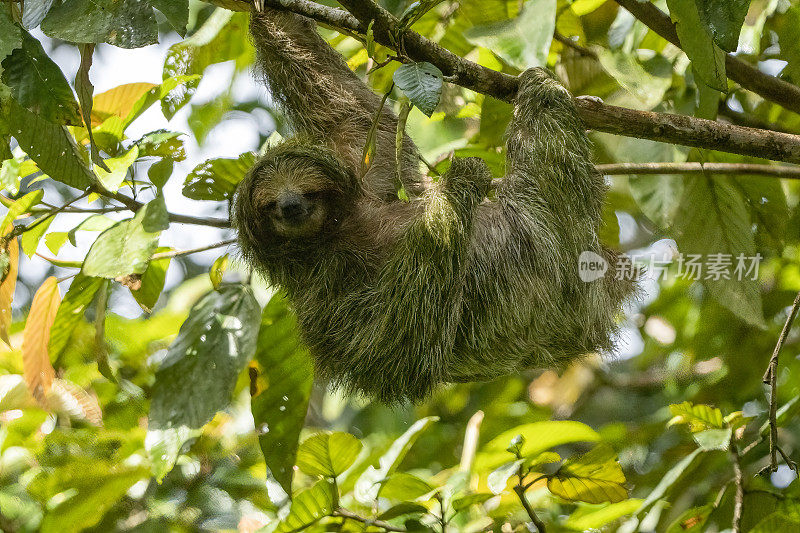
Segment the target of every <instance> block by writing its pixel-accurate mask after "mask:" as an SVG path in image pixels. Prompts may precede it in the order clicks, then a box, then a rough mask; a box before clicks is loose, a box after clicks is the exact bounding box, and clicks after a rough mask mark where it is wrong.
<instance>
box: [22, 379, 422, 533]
mask: <svg viewBox="0 0 800 533" xmlns="http://www.w3.org/2000/svg"><path fill="white" fill-rule="evenodd" d="M23 385H24V382H23ZM427 512H428V508H427V507H425V506H424V505H422V504H419V503H411V502H402V503H398V504H397V505H394V506H392V507H389V509H387V510H386V511H384V512H382V513H381V514H380V515H379V516H378V518H379V519H380V520H391V519H393V518H397V517H398V516H405V515H409V514H423V513H427Z"/></svg>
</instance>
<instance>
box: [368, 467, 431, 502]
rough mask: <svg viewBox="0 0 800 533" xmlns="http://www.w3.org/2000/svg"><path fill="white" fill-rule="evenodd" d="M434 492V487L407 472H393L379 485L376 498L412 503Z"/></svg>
mask: <svg viewBox="0 0 800 533" xmlns="http://www.w3.org/2000/svg"><path fill="white" fill-rule="evenodd" d="M433 491H434V486H433V485H431V484H430V483H428V482H427V481H425V480H424V479H422V478H420V477H418V476H415V475H413V474H409V473H407V472H395V473H394V474H392V475H391V476H389V478H388V479H387V480H386V481H384V482H383V483H381V487H380V490H379V491H378V496H379V497H381V498H388V499H390V500H400V501H413V500H416V499H417V498H420V497H422V496H424V495H426V494H429V493H431V492H433Z"/></svg>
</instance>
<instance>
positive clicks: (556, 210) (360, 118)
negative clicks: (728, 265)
mask: <svg viewBox="0 0 800 533" xmlns="http://www.w3.org/2000/svg"><path fill="white" fill-rule="evenodd" d="M251 20H252V22H251V31H252V34H253V39H254V42H255V46H256V49H257V51H258V57H259V65H260V68H261V71H262V73H263V75H264V78H265V80H266V82H267V83H268V85H269V88H270V90H271V94H272V96H273V98H275V99H276V100H277V101H278V102H279V103H280V104H281V105H282V106H283V108H284V109H285V111H286V113H287V115H288V117H289V118H290V119H291V121H292V124H293V126H294V128H295V129H296V131H297V137H296V138H295V139H293V140H290V141H287V142H285V143H283V144H281V145H279V146H277V147H275V148H272V149H270V150H268V151H267V153H266V154H265V155H264V156H263V157H262V158H261V159H260V160H259V161H258V162H257V163H256V164H255V166H254V167H253V169H252V170H251V171H250V172H249V173H248V175H247V176H246V177H245V179H244V180H243V181H242V182H241V184H240V186H239V188H238V191H237V194H236V197H235V201H234V206H233V218H234V222H235V226H236V228H237V229H238V232H239V242H240V246H241V249H242V253H243V256H244V258H245V259H246V260H247V261H248V262H249V263H250V264H251V265H252V266H253V267H254V268H255V269H257V270H258V271H260V272H262V273H263V274H264V275H266V277H267V278H268V279H269V280H270V281H271V282H273V283H275V284H277V285H279V286H281V287H282V288H283V289H284V290H285V291H286V293H287V294H288V297H289V299H290V301H291V304H292V306H293V309H294V311H295V312H296V313H297V316H298V320H299V325H300V330H301V334H302V337H303V339H304V342H305V343H306V344H307V345H308V347H309V349H310V351H311V354H312V355H313V358H314V361H315V364H316V369H317V371H318V372H319V373H320V374H321V375H322V376H324V377H327V378H328V379H329V380H331V381H332V382H333V383H334V384H336V385H339V386H342V387H344V388H345V389H347V390H348V391H350V392H357V393H361V394H364V395H366V396H369V397H373V398H377V399H379V400H381V401H384V402H388V403H395V402H400V401H405V400H411V401H417V400H420V399H423V398H425V397H426V396H427V395H428V394H429V393H430V392H431V391H432V390H433V389H434V388H435V387H436V386H437V385H438V384H441V383H446V382H465V381H483V380H490V379H492V378H495V377H498V376H502V375H505V374H510V373H515V372H518V371H520V370H522V369H525V368H529V367H553V366H558V365H561V364H563V363H565V362H568V361H571V360H573V359H575V358H578V357H581V356H582V355H584V354H586V353H588V352H594V351H598V350H607V349H609V348H610V347H611V337H612V335H613V333H614V331H615V329H616V321H617V318H618V314H619V311H620V307H621V304H622V302H623V301H624V300H625V299H626V298H627V297H629V296H630V294H631V293H632V291H633V287H634V281H633V280H631V279H625V280H619V279H615V277H614V276H606V277H605V278H602V279H600V280H597V281H594V282H591V283H584V282H582V281H581V280H580V279H579V277H578V256H579V255H580V254H581V252H583V251H587V250H588V251H592V252H595V253H597V254H599V255H601V256H602V257H604V258H605V259H606V260H607V261H608V262H609V264H611V265H615V264H617V262H618V257H617V254H616V253H615V252H613V251H611V250H609V249H607V248H605V247H603V246H602V245H601V244H600V241H599V239H598V227H599V225H600V223H601V211H602V202H603V196H604V193H605V186H604V182H603V178H602V176H601V175H599V174H598V173H597V171H596V170H595V168H594V166H593V165H592V162H591V159H590V154H591V146H590V142H589V140H588V138H587V136H586V134H585V131H584V126H583V124H582V123H581V120H580V119H579V118H578V116H577V113H576V109H575V106H574V103H573V101H572V98H571V97H570V95H569V93H568V92H567V91H566V89H564V88H563V87H562V86H561V85H560V84H559V83H558V81H557V80H556V79H554V78H553V77H552V76H551V75H550V74H549V73H547V72H546V71H544V70H542V69H533V70H529V71H527V72H524V73H523V74H522V75H521V76H520V86H519V92H518V94H517V96H516V99H515V101H514V113H513V118H512V120H511V123H510V124H509V126H508V131H507V133H506V136H507V161H506V172H507V174H506V176H505V177H504V179H503V180H502V182H501V184H500V186H499V187H498V188H497V191H496V198H493V199H491V200H489V199H487V198H486V195H487V193H488V192H489V187H490V183H491V175H490V172H489V170H488V168H487V166H486V164H485V163H484V162H483V161H482V160H481V159H478V158H467V159H454V160H453V161H452V164H451V166H450V168H449V170H448V171H447V172H446V173H445V174H444V175H443V176H442V177H441V178H440V179H439V181H438V182H436V183H434V184H430V185H425V184H424V180H423V179H422V176H421V174H420V172H419V159H418V154H417V149H416V147H415V146H414V143H413V142H412V141H411V139H409V138H406V139H405V142H404V144H403V146H404V151H405V153H404V158H403V165H402V173H403V177H402V179H403V182H404V183H406V184H410V187H409V188H410V193H411V196H412V200H411V201H410V202H402V201H399V200H398V198H397V185H396V183H395V130H396V126H397V119H396V117H395V116H394V115H393V114H392V113H391V111H389V110H386V109H385V110H384V111H383V113H382V115H381V119H380V122H379V125H378V126H379V127H378V135H377V146H376V152H375V157H374V162H373V164H372V165H371V167H370V168H369V170H368V171H367V172H366V173H365V174H364V175H363V176H362V175H360V166H361V154H362V150H363V147H364V145H365V143H366V140H367V134H368V130H369V128H370V125H371V123H372V121H373V119H374V117H375V115H376V112H377V110H378V107H379V105H380V99H379V98H378V97H377V96H376V95H375V94H374V93H373V92H372V91H371V90H370V89H369V87H367V86H366V85H365V84H364V83H363V82H362V81H361V80H360V79H359V78H358V77H357V76H356V75H355V74H354V73H353V72H352V71H351V70H350V69H349V68H348V67H347V64H346V63H345V62H344V60H343V58H342V57H341V56H340V55H339V54H337V53H336V52H335V51H334V50H332V49H331V48H330V47H329V46H328V44H327V43H326V42H325V41H324V40H323V39H322V38H321V37H320V36H319V35H318V34H317V32H316V28H315V25H314V24H313V23H312V22H311V21H310V20H308V19H305V18H303V17H301V16H299V15H295V14H291V13H286V12H279V11H275V10H271V9H265V10H264V11H263V12H260V13H255V12H254V13H253V15H252V19H251ZM407 187H408V186H407ZM287 198H288V199H289V200H287ZM292 209H294V211H292ZM297 213H300V214H299V215H297ZM290 215H291V216H292V217H295V218H291V217H290ZM295 215H296V216H295ZM287 220H288V221H289V222H287Z"/></svg>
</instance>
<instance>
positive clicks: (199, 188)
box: [183, 152, 256, 201]
mask: <svg viewBox="0 0 800 533" xmlns="http://www.w3.org/2000/svg"><path fill="white" fill-rule="evenodd" d="M255 162H256V156H255V154H254V153H253V152H245V153H243V154H241V155H240V156H239V157H237V158H236V159H231V158H219V159H209V160H208V161H204V162H203V163H200V164H199V165H197V166H196V167H195V168H194V170H192V171H191V172H190V173H189V175H188V176H186V181H185V182H184V184H183V195H184V196H186V197H187V198H191V199H192V200H215V201H221V200H225V199H228V198H230V196H231V195H232V194H233V192H234V191H235V190H236V186H237V185H238V184H239V182H240V181H242V179H244V176H245V174H247V172H248V171H249V170H250V168H251V167H252V166H253V165H254V164H255Z"/></svg>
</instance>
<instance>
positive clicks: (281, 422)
mask: <svg viewBox="0 0 800 533" xmlns="http://www.w3.org/2000/svg"><path fill="white" fill-rule="evenodd" d="M255 361H256V362H257V363H258V366H257V368H252V369H251V375H250V393H251V399H250V408H251V409H252V411H253V421H254V423H255V427H256V431H257V433H258V443H259V445H260V446H261V451H262V453H263V454H264V459H265V461H266V463H267V468H268V469H269V471H270V473H271V475H272V476H273V477H274V478H275V480H276V481H277V482H278V483H279V484H280V485H281V487H282V488H283V490H284V491H285V492H286V493H287V494H291V486H292V471H293V466H294V464H295V457H296V453H297V444H298V439H299V437H300V430H301V429H302V428H303V423H304V421H305V418H306V412H307V411H308V400H309V397H310V396H311V385H312V382H313V375H314V374H313V367H312V365H311V358H310V356H309V355H308V352H307V351H306V349H305V348H304V347H303V346H302V344H301V342H300V338H299V336H298V330H297V319H296V318H295V316H294V315H293V314H292V313H291V312H290V311H289V309H288V307H287V302H286V299H285V298H284V296H283V295H281V294H276V295H274V296H273V297H272V299H271V300H270V301H269V303H268V304H267V305H266V307H265V308H264V312H263V314H262V317H261V330H260V332H259V334H258V347H257V349H256V355H255Z"/></svg>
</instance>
